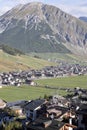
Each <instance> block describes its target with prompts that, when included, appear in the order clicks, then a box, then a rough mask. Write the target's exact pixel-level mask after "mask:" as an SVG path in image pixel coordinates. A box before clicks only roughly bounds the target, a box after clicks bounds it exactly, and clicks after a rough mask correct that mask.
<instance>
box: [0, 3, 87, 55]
mask: <svg viewBox="0 0 87 130" xmlns="http://www.w3.org/2000/svg"><path fill="white" fill-rule="evenodd" d="M2 42H3V43H5V44H7V45H10V46H11V47H14V48H17V49H20V50H22V51H23V52H25V53H30V52H36V53H38V52H39V53H42V52H56V53H64V54H65V53H71V52H72V53H76V54H77V55H80V53H83V52H84V51H85V52H87V51H86V48H87V23H85V22H83V21H81V20H79V19H77V18H75V17H73V16H71V15H69V14H67V13H65V12H63V11H62V10H60V9H59V8H57V7H55V6H51V5H46V4H43V3H38V2H33V3H29V4H26V5H19V6H16V7H15V8H13V9H12V10H10V11H8V12H7V13H5V14H4V15H2V16H1V17H0V43H2Z"/></svg>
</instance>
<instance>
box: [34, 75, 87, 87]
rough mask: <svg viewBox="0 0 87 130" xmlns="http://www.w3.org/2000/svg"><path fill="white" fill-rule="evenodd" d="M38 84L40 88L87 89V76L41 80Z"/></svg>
mask: <svg viewBox="0 0 87 130" xmlns="http://www.w3.org/2000/svg"><path fill="white" fill-rule="evenodd" d="M36 83H37V84H38V85H40V86H46V85H48V86H52V87H66V88H74V87H80V88H87V76H73V77H61V78H53V79H40V80H37V81H36Z"/></svg>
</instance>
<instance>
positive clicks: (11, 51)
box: [0, 44, 24, 56]
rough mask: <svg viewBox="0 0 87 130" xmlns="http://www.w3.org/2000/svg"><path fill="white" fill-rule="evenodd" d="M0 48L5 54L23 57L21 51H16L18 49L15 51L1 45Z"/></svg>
mask: <svg viewBox="0 0 87 130" xmlns="http://www.w3.org/2000/svg"><path fill="white" fill-rule="evenodd" d="M0 48H1V49H2V50H3V51H4V52H6V53H8V54H10V55H14V56H16V55H23V54H24V53H23V52H22V51H20V50H18V49H16V48H12V47H9V46H8V45H4V44H2V45H0Z"/></svg>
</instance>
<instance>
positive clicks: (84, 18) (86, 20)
mask: <svg viewBox="0 0 87 130" xmlns="http://www.w3.org/2000/svg"><path fill="white" fill-rule="evenodd" d="M79 19H80V20H82V21H84V22H87V17H79Z"/></svg>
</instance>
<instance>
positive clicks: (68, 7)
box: [0, 0, 87, 17]
mask: <svg viewBox="0 0 87 130" xmlns="http://www.w3.org/2000/svg"><path fill="white" fill-rule="evenodd" d="M35 1H37V2H43V3H46V4H50V5H55V6H57V7H58V8H60V9H62V10H63V11H65V12H67V13H69V14H71V15H73V16H76V17H79V16H87V0H0V15H2V14H3V13H5V12H6V11H8V10H10V9H11V8H12V7H14V6H16V5H18V4H26V3H29V2H35Z"/></svg>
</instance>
